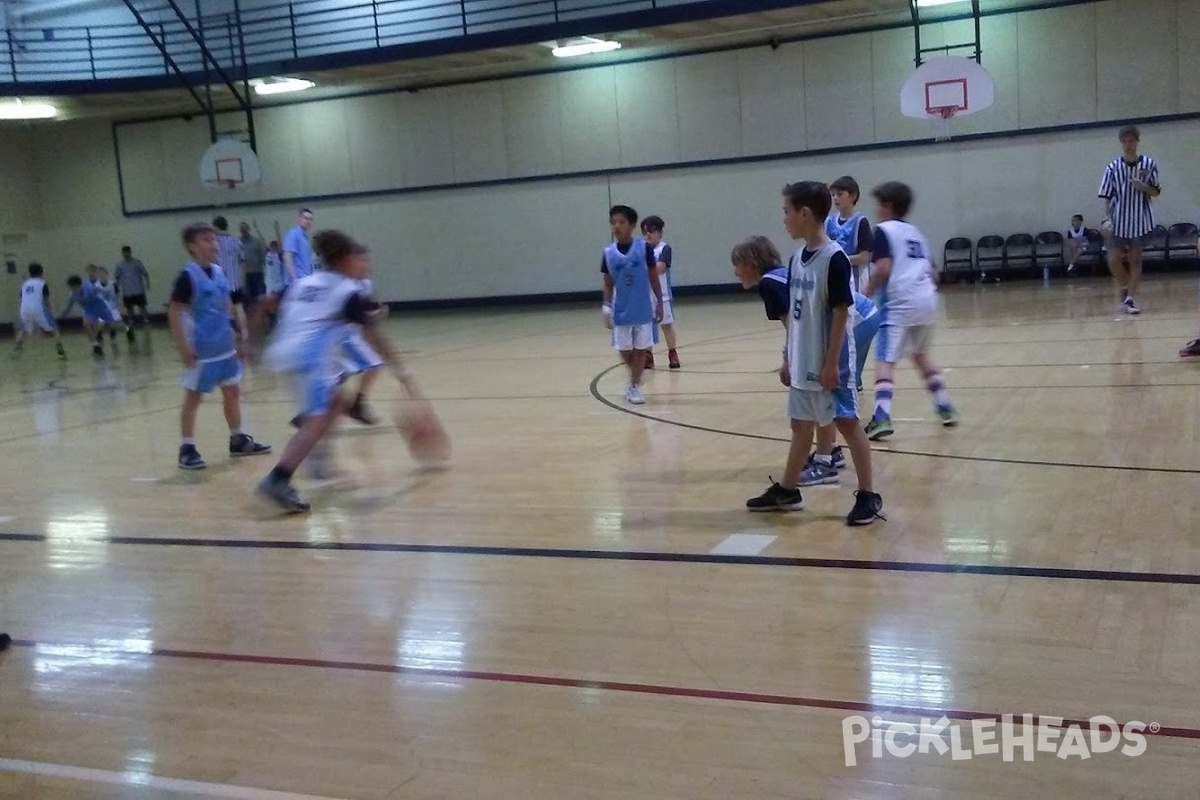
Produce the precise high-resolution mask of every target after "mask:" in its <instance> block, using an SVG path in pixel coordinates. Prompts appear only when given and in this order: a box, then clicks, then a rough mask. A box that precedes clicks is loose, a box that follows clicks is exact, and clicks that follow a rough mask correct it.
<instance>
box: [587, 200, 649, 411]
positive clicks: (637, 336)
mask: <svg viewBox="0 0 1200 800" xmlns="http://www.w3.org/2000/svg"><path fill="white" fill-rule="evenodd" d="M637 220H638V215H637V212H636V211H634V210H633V209H632V208H630V207H629V206H623V205H616V206H613V207H612V208H611V209H609V212H608V221H609V225H610V226H611V227H612V235H613V243H612V244H610V245H609V246H608V247H606V248H605V249H604V255H603V256H602V257H601V260H600V272H601V273H602V274H603V275H604V308H603V312H604V324H605V326H607V327H608V329H609V330H611V331H612V332H613V347H615V348H616V350H617V351H618V352H619V353H620V354H621V359H622V360H623V361H624V362H625V365H626V366H627V367H628V368H629V385H628V387H626V389H625V401H626V402H628V403H631V404H633V405H641V404H642V403H645V402H646V401H645V399H644V398H643V397H642V391H641V382H642V372H643V371H644V370H645V368H646V358H647V354H648V353H649V352H650V349H651V348H652V347H653V346H654V323H655V322H657V321H659V320H661V319H662V315H663V299H662V287H661V286H660V285H659V282H658V275H657V273H656V271H655V264H656V263H657V261H656V258H655V255H654V247H653V245H651V244H650V243H649V242H646V241H643V240H642V239H635V238H634V237H633V230H634V227H633V226H634V225H636V224H637Z"/></svg>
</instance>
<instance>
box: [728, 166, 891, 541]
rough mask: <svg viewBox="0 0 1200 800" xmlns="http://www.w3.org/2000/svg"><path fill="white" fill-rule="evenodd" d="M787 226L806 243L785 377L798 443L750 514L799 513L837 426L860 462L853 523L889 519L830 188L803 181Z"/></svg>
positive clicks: (798, 264)
mask: <svg viewBox="0 0 1200 800" xmlns="http://www.w3.org/2000/svg"><path fill="white" fill-rule="evenodd" d="M783 194H784V203H783V216H784V225H785V227H786V228H787V231H788V233H789V234H790V235H791V237H792V238H793V239H794V240H797V241H802V242H803V244H802V246H801V247H800V249H799V250H797V251H796V253H795V254H794V255H793V256H792V259H791V263H790V264H789V265H788V276H789V281H788V283H789V295H788V300H789V303H788V315H787V316H788V321H787V339H786V343H785V345H784V352H783V357H784V360H783V365H782V366H781V367H780V369H779V380H780V382H781V383H783V384H784V385H785V386H787V387H788V416H789V417H790V418H791V428H792V442H791V448H790V449H789V451H788V459H787V465H786V467H785V469H784V474H783V480H782V481H780V482H779V483H774V482H773V483H772V484H771V486H770V488H768V489H767V491H765V492H764V493H763V494H761V495H759V496H758V497H754V498H751V499H750V500H748V501H747V502H746V507H747V508H748V509H749V510H751V511H798V510H800V509H802V508H804V499H803V497H802V496H801V494H800V490H799V489H798V488H797V485H798V483H799V480H800V474H801V472H802V471H803V468H804V464H805V461H806V459H807V458H808V454H809V450H810V448H811V447H812V443H813V433H814V431H815V429H816V428H818V427H820V426H823V425H830V424H831V423H832V424H835V425H837V429H838V430H839V431H841V434H842V436H843V438H845V440H846V443H847V445H848V446H849V447H850V453H851V456H852V457H853V459H854V471H855V473H856V474H857V477H858V491H857V492H855V502H854V508H853V509H851V511H850V513H849V514H848V515H847V516H846V524H847V525H869V524H870V523H872V522H874V521H875V520H876V519H882V517H881V516H880V513H879V512H880V511H881V510H882V508H883V499H882V498H881V497H880V496H879V495H878V494H876V493H875V491H874V489H873V488H872V483H871V480H872V476H871V446H870V443H869V442H868V441H867V437H866V434H865V433H864V432H863V430H862V428H861V426H860V423H859V420H858V397H857V395H856V393H855V390H854V386H853V382H854V380H855V377H854V372H855V369H856V366H857V358H856V354H855V352H854V349H855V348H854V340H853V337H852V336H848V331H849V322H850V313H851V311H850V310H851V307H852V306H853V305H854V298H853V293H852V291H851V289H850V271H851V267H850V260H849V258H847V256H846V253H845V252H843V250H842V248H841V246H839V245H838V244H837V243H836V242H833V241H831V240H830V239H829V237H828V236H826V235H825V219H826V217H828V216H829V209H830V207H831V206H832V199H831V198H830V195H829V187H828V186H826V185H825V184H823V183H818V182H816V181H803V182H800V183H794V184H791V185H789V186H787V187H785V188H784V190H783Z"/></svg>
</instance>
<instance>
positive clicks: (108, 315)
mask: <svg viewBox="0 0 1200 800" xmlns="http://www.w3.org/2000/svg"><path fill="white" fill-rule="evenodd" d="M83 321H84V322H86V323H87V324H89V325H102V324H103V325H112V324H115V323H117V322H119V321H120V316H119V315H114V314H113V310H112V309H111V308H107V307H106V308H104V309H103V310H101V309H96V310H95V313H94V314H93V313H92V312H91V311H85V312H83Z"/></svg>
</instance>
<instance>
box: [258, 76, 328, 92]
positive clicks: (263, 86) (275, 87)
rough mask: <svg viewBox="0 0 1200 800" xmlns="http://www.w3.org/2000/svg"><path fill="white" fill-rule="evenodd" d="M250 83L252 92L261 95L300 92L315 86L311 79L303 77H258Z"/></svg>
mask: <svg viewBox="0 0 1200 800" xmlns="http://www.w3.org/2000/svg"><path fill="white" fill-rule="evenodd" d="M250 83H251V85H253V86H254V93H255V94H262V95H268V94H287V93H288V92H300V91H303V90H305V89H311V88H312V87H314V86H316V84H315V83H313V82H312V81H306V80H304V79H303V78H260V79H259V80H256V81H251V82H250Z"/></svg>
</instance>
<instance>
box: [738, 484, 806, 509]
mask: <svg viewBox="0 0 1200 800" xmlns="http://www.w3.org/2000/svg"><path fill="white" fill-rule="evenodd" d="M746 508H748V509H749V510H751V511H799V510H801V509H802V508H804V498H803V497H801V496H800V490H799V489H785V488H783V487H782V486H780V485H779V484H778V483H775V482H774V480H772V481H771V488H769V489H767V490H766V491H765V492H763V493H762V494H760V495H759V496H758V497H752V498H750V499H749V500H747V501H746Z"/></svg>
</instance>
